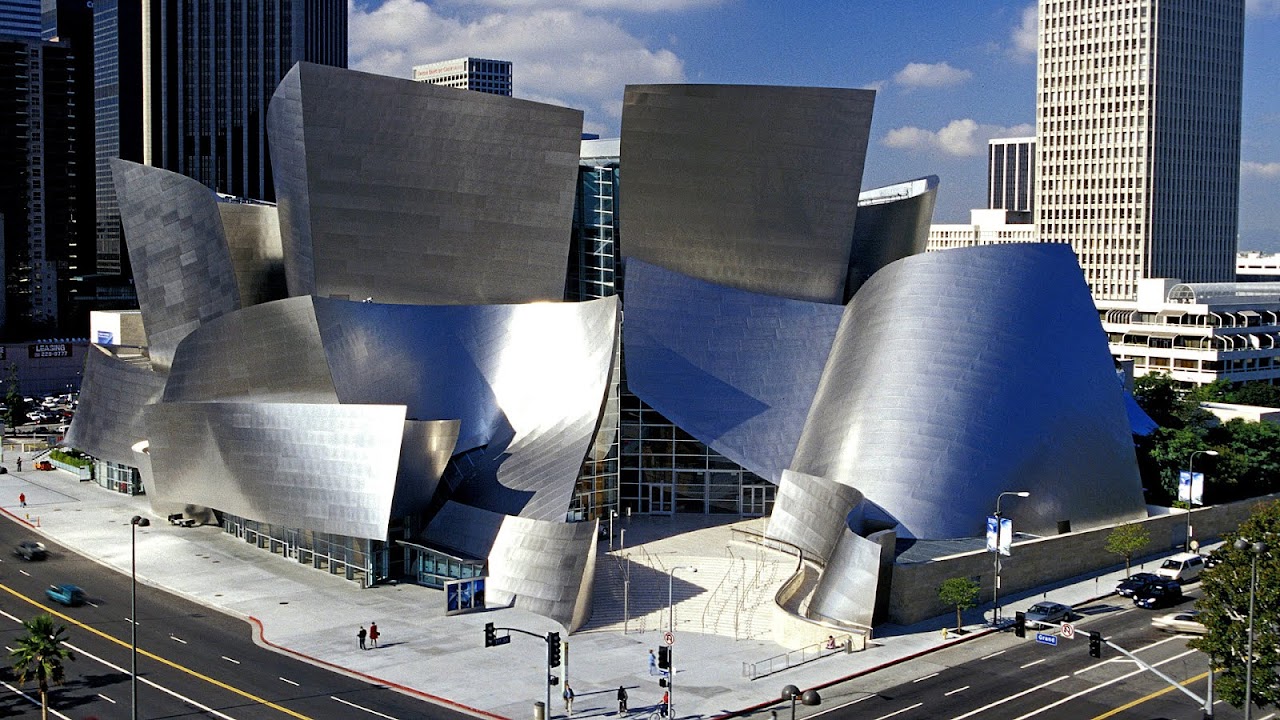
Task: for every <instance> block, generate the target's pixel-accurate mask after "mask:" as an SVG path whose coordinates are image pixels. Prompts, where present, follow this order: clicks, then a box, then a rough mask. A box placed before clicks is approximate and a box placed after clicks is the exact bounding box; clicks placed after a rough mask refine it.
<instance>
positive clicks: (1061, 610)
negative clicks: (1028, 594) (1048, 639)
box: [1026, 601, 1071, 625]
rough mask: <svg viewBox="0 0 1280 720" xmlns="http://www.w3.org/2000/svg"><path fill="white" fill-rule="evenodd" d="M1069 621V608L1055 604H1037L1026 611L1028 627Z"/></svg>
mask: <svg viewBox="0 0 1280 720" xmlns="http://www.w3.org/2000/svg"><path fill="white" fill-rule="evenodd" d="M1070 619H1071V608H1070V607H1068V606H1066V605H1063V604H1062V603H1056V602H1048V601H1045V602H1038V603H1036V604H1035V605H1032V606H1031V607H1030V608H1028V609H1027V613H1026V620H1027V624H1028V625H1051V624H1053V623H1060V622H1066V621H1068V620H1070Z"/></svg>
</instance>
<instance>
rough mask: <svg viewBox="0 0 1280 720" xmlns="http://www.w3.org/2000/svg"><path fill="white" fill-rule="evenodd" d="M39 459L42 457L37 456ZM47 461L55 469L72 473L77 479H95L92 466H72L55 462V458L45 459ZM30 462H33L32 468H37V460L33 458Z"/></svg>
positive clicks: (58, 461)
mask: <svg viewBox="0 0 1280 720" xmlns="http://www.w3.org/2000/svg"><path fill="white" fill-rule="evenodd" d="M37 457H40V456H37ZM45 460H47V461H48V462H49V464H51V465H53V466H54V467H56V468H58V469H59V470H66V471H67V472H69V473H71V474H72V475H75V476H76V477H78V478H80V479H81V480H92V479H93V466H92V465H85V466H84V467H81V466H79V465H72V464H70V463H64V462H62V461H61V460H54V459H53V458H45ZM30 462H31V466H32V467H35V464H36V460H35V458H32V459H31V461H30Z"/></svg>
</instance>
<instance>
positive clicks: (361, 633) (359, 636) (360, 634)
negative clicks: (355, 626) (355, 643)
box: [356, 625, 369, 650]
mask: <svg viewBox="0 0 1280 720" xmlns="http://www.w3.org/2000/svg"><path fill="white" fill-rule="evenodd" d="M367 635H368V633H367V632H365V629H364V626H363V625H361V626H360V632H358V633H356V637H358V638H360V649H361V650H368V649H369V648H366V647H365V646H364V639H365V637H366V636H367Z"/></svg>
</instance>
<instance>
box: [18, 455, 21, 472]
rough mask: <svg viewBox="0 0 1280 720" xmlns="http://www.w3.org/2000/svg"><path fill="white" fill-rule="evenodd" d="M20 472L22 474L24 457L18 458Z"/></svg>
mask: <svg viewBox="0 0 1280 720" xmlns="http://www.w3.org/2000/svg"><path fill="white" fill-rule="evenodd" d="M18 472H22V456H21V455H19V456H18Z"/></svg>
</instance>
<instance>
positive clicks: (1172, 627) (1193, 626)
mask: <svg viewBox="0 0 1280 720" xmlns="http://www.w3.org/2000/svg"><path fill="white" fill-rule="evenodd" d="M1151 627H1153V628H1156V629H1157V630H1168V631H1169V632H1180V633H1191V634H1193V635H1204V634H1205V633H1207V632H1209V631H1208V630H1207V629H1205V626H1204V624H1203V623H1201V622H1200V611H1199V610H1188V611H1186V612H1176V613H1169V614H1168V615H1161V616H1160V617H1158V618H1154V619H1153V620H1152V621H1151Z"/></svg>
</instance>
